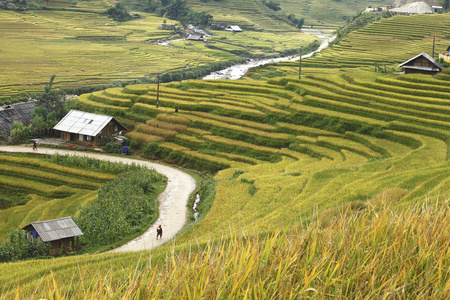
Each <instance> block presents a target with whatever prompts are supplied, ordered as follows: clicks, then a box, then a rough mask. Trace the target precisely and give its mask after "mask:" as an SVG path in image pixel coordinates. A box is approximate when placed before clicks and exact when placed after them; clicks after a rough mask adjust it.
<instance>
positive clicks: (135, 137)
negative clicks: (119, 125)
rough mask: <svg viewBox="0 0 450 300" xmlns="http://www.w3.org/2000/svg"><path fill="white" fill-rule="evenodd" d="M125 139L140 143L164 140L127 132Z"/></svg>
mask: <svg viewBox="0 0 450 300" xmlns="http://www.w3.org/2000/svg"><path fill="white" fill-rule="evenodd" d="M125 136H126V137H127V138H130V139H133V140H135V141H138V142H140V143H154V142H162V141H164V138H162V137H160V136H156V135H149V134H145V133H142V132H137V131H132V132H128V133H127V134H126V135H125Z"/></svg>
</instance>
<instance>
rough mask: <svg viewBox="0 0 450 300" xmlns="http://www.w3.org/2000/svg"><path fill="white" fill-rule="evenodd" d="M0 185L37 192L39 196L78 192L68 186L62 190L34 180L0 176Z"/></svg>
mask: <svg viewBox="0 0 450 300" xmlns="http://www.w3.org/2000/svg"><path fill="white" fill-rule="evenodd" d="M0 184H1V185H4V186H9V187H16V188H19V189H26V190H31V191H35V192H38V193H40V194H51V193H54V192H56V193H63V194H75V193H77V192H79V191H80V189H77V188H72V187H68V186H63V187H62V188H61V187H60V186H57V185H51V184H46V183H42V182H37V181H34V180H28V179H22V178H17V177H10V176H3V175H0Z"/></svg>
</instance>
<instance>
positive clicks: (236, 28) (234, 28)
mask: <svg viewBox="0 0 450 300" xmlns="http://www.w3.org/2000/svg"><path fill="white" fill-rule="evenodd" d="M225 30H227V31H232V32H242V31H243V30H242V29H241V28H240V27H239V26H237V25H229V26H227V27H226V28H225Z"/></svg>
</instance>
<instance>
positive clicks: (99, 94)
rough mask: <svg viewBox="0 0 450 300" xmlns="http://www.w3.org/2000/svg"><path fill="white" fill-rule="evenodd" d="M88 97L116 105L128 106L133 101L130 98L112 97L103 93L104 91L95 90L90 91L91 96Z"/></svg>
mask: <svg viewBox="0 0 450 300" xmlns="http://www.w3.org/2000/svg"><path fill="white" fill-rule="evenodd" d="M89 99H91V100H93V101H99V102H102V103H105V104H110V105H118V106H126V107H129V106H131V105H133V102H132V101H131V100H130V99H123V98H114V97H111V96H108V95H106V94H105V93H104V91H97V92H93V93H91V96H90V97H89Z"/></svg>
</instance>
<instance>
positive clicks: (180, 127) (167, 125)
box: [145, 120, 187, 132]
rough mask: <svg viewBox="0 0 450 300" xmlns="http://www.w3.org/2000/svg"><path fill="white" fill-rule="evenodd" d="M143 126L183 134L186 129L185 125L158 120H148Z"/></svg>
mask: <svg viewBox="0 0 450 300" xmlns="http://www.w3.org/2000/svg"><path fill="white" fill-rule="evenodd" d="M145 124H146V125H148V126H150V127H156V128H161V129H167V130H171V131H176V132H183V131H185V130H186V129H187V126H186V125H180V124H172V123H167V122H165V121H159V120H148V121H147V122H146V123H145Z"/></svg>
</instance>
